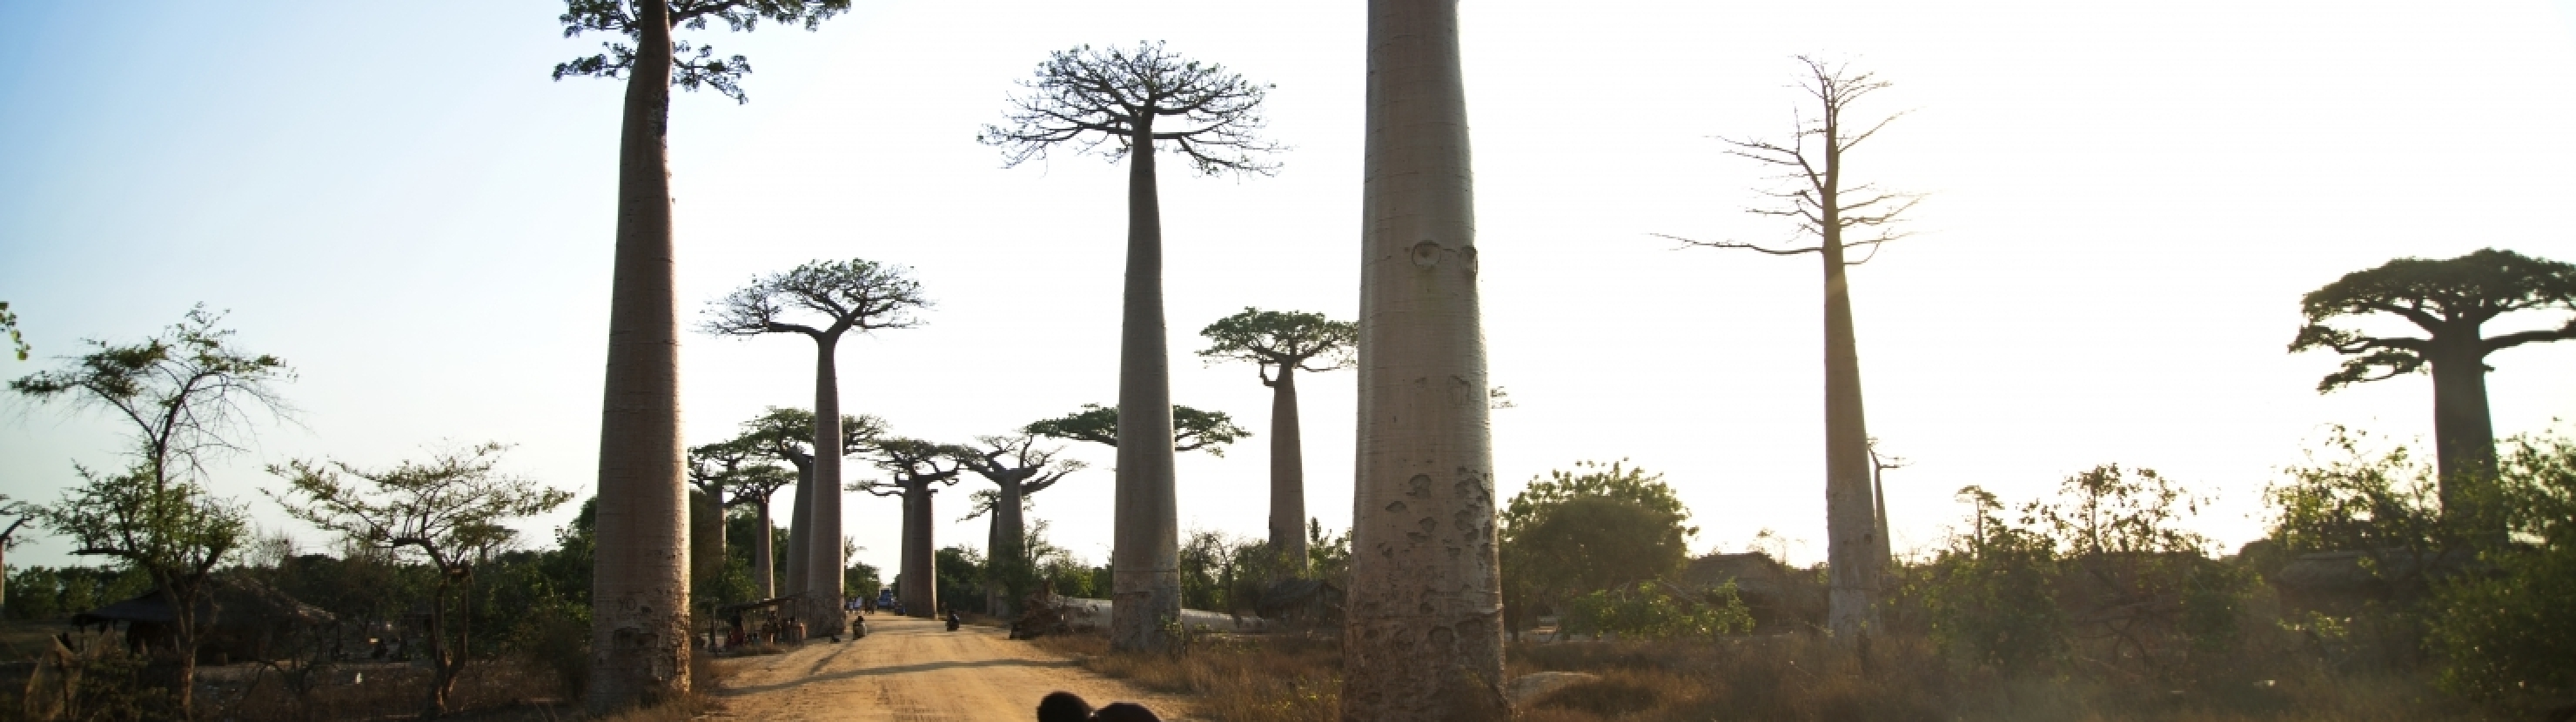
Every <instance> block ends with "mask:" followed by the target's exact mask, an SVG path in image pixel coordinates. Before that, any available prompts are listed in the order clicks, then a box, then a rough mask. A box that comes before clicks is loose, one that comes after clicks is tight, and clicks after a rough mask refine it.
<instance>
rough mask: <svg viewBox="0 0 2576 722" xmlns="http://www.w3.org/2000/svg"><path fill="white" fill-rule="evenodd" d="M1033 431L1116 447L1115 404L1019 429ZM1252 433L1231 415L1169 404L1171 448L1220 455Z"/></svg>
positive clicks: (1091, 407)
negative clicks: (1238, 423)
mask: <svg viewBox="0 0 2576 722" xmlns="http://www.w3.org/2000/svg"><path fill="white" fill-rule="evenodd" d="M1021 431H1022V432H1024V433H1029V434H1035V435H1038V436H1046V437H1052V438H1058V439H1067V440H1071V441H1088V442H1091V443H1094V444H1105V445H1108V446H1109V447H1111V448H1117V446H1118V407H1116V406H1101V405H1099V404H1083V405H1082V410H1081V411H1076V412H1074V413H1070V414H1066V415H1063V416H1058V417H1055V418H1052V419H1046V420H1043V421H1038V422H1036V423H1032V424H1029V425H1028V426H1027V427H1024V428H1022V429H1021ZM1251 435H1252V432H1250V431H1245V430H1243V427H1241V426H1236V425H1235V424H1234V417H1232V416H1227V415H1226V413H1225V412H1223V411H1200V410H1198V409H1193V408H1190V407H1187V406H1174V407H1172V450H1173V451H1176V452H1178V451H1198V450H1201V449H1205V450H1207V453H1208V455H1209V456H1224V455H1225V445H1226V444H1231V443H1234V442H1236V441H1240V440H1242V439H1243V438H1244V437H1247V436H1251Z"/></svg>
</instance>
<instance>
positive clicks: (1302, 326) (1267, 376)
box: [1199, 308, 1499, 569]
mask: <svg viewBox="0 0 2576 722" xmlns="http://www.w3.org/2000/svg"><path fill="white" fill-rule="evenodd" d="M1359 332H1360V331H1359V324H1356V323H1351V322H1349V321H1335V320H1332V319H1328V318H1325V317H1324V314H1320V313H1304V312H1298V311H1287V312H1281V311H1263V310H1258V309H1253V308H1245V309H1243V312H1242V313H1238V314H1235V315H1232V316H1227V317H1225V318H1221V319H1217V321H1216V322H1215V323H1211V324H1208V327H1207V328H1205V329H1201V330H1200V331H1199V335H1201V336H1205V337H1207V339H1208V347H1207V348H1205V349H1201V350H1200V351H1199V355H1200V356H1202V357H1206V358H1208V359H1211V362H1213V361H1214V360H1227V361H1250V362H1252V364H1253V366H1254V369H1255V374H1256V375H1258V376H1259V377H1260V378H1261V385H1263V386H1268V387H1270V548H1271V549H1273V550H1276V551H1278V552H1279V553H1280V554H1281V555H1283V556H1285V557H1286V558H1287V559H1289V560H1291V561H1292V562H1293V563H1295V564H1296V566H1297V568H1300V569H1303V568H1304V567H1305V564H1304V561H1305V559H1306V459H1305V448H1304V444H1303V443H1302V442H1301V440H1300V437H1299V434H1298V430H1297V372H1298V371H1300V370H1304V371H1313V372H1318V373H1320V372H1324V371H1332V370H1336V369H1346V368H1350V367H1351V362H1352V358H1351V345H1352V344H1353V343H1356V342H1357V341H1358V338H1359ZM1273 369H1276V373H1277V376H1276V377H1273V376H1272V373H1273ZM1497 390H1499V389H1497ZM1498 398H1499V397H1498Z"/></svg>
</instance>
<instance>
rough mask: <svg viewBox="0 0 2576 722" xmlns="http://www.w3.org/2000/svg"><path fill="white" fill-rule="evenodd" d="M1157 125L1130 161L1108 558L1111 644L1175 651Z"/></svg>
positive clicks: (1143, 130)
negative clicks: (1170, 624) (1170, 623)
mask: <svg viewBox="0 0 2576 722" xmlns="http://www.w3.org/2000/svg"><path fill="white" fill-rule="evenodd" d="M1152 119H1153V116H1151V115H1147V116H1144V117H1142V118H1139V119H1138V120H1137V122H1136V127H1135V132H1134V134H1133V135H1132V136H1131V138H1132V139H1131V140H1130V141H1129V142H1131V143H1133V145H1132V146H1130V147H1132V148H1134V149H1135V150H1133V151H1132V152H1130V153H1129V154H1128V155H1127V163H1128V166H1127V169H1128V170H1127V284H1126V298H1125V310H1124V312H1123V313H1122V314H1121V318H1120V324H1119V344H1118V409H1119V412H1118V490H1117V492H1116V493H1117V501H1116V503H1117V509H1116V513H1115V521H1114V523H1115V525H1116V531H1115V532H1114V533H1113V537H1114V543H1113V545H1112V546H1111V548H1110V552H1109V558H1110V568H1111V590H1112V600H1113V602H1114V603H1113V604H1112V605H1111V607H1110V618H1109V644H1110V647H1111V648H1114V649H1120V650H1129V651H1150V650H1161V649H1165V648H1167V647H1169V646H1170V645H1171V643H1172V641H1173V640H1172V639H1171V635H1170V634H1168V633H1166V631H1165V629H1164V621H1165V620H1176V619H1179V618H1180V614H1181V575H1180V555H1181V538H1180V510H1179V509H1178V508H1177V504H1176V502H1175V501H1174V491H1173V484H1174V475H1173V469H1172V456H1173V453H1174V452H1173V450H1172V363H1171V356H1170V350H1169V349H1168V348H1167V346H1166V344H1167V343H1168V341H1167V340H1166V339H1165V337H1164V336H1165V334H1164V327H1163V220H1162V207H1161V205H1160V201H1159V200H1158V199H1157V198H1156V196H1155V187H1154V140H1153V132H1154V129H1153V125H1152Z"/></svg>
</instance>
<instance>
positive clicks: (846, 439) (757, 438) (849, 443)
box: [742, 406, 886, 595]
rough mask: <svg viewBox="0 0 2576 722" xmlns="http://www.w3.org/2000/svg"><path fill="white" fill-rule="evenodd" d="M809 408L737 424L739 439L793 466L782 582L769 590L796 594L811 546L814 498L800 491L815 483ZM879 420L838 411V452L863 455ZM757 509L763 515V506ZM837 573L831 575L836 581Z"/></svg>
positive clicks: (773, 411) (774, 410)
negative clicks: (839, 438)
mask: <svg viewBox="0 0 2576 722" xmlns="http://www.w3.org/2000/svg"><path fill="white" fill-rule="evenodd" d="M813 429H814V412H811V411H806V410H804V409H789V408H779V407H776V406H772V407H770V408H769V410H768V411H765V412H762V413H761V415H759V416H756V417H752V419H751V420H750V421H745V422H743V423H742V438H744V439H746V440H748V441H749V442H750V443H751V445H752V446H754V447H757V448H759V449H761V450H762V451H763V453H767V454H769V455H770V456H771V457H773V458H776V459H779V460H781V461H785V462H787V463H789V464H792V465H794V466H795V467H796V488H797V492H796V494H795V500H794V501H793V502H791V503H790V504H789V511H788V519H787V584H786V586H785V587H783V588H781V589H779V590H773V591H772V594H773V595H776V594H780V593H784V594H799V593H802V592H803V591H804V589H805V587H806V584H807V581H806V580H807V579H808V576H807V572H808V571H809V569H808V568H807V563H806V560H807V553H808V551H809V550H810V549H812V547H813V544H812V542H813V539H814V537H813V532H814V523H813V521H812V520H811V517H812V516H813V503H812V502H813V499H814V496H813V495H811V494H808V493H805V490H806V489H808V488H810V487H812V486H814V459H815V454H814V437H813V436H812V433H813ZM885 431H886V423H885V420H884V419H879V418H877V417H874V416H853V415H849V414H842V415H841V455H842V456H850V455H854V454H860V453H865V452H866V451H867V450H868V449H869V448H871V445H872V444H874V443H875V442H876V439H877V437H879V436H882V435H884V434H885ZM761 512H762V513H763V514H764V515H765V514H767V513H768V507H767V506H766V505H765V504H764V505H763V506H762V507H761ZM839 576H840V575H838V574H834V575H833V578H835V579H837V578H839Z"/></svg>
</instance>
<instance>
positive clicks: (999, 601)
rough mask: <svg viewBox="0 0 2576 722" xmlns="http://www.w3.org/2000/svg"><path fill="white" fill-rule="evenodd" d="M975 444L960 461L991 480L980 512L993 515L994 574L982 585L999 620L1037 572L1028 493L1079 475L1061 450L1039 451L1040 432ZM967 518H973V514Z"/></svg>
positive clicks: (990, 555)
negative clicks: (1031, 560) (1030, 547)
mask: <svg viewBox="0 0 2576 722" xmlns="http://www.w3.org/2000/svg"><path fill="white" fill-rule="evenodd" d="M975 443H976V444H977V446H975V447H970V448H966V449H963V450H962V451H963V452H964V453H962V454H960V455H959V457H958V459H959V460H960V461H962V462H964V463H965V465H966V469H967V470H968V471H973V472H975V475H976V476H981V477H984V480H985V481H989V482H993V495H992V500H991V506H990V507H989V508H986V509H979V510H978V511H979V512H989V513H991V514H992V515H993V521H992V531H991V533H989V534H988V535H987V538H986V540H985V546H984V550H985V553H986V554H985V560H986V561H985V563H986V564H987V565H988V567H989V569H990V571H989V572H988V574H987V576H988V577H990V578H988V579H986V580H985V585H984V590H985V591H984V608H985V609H986V610H988V611H990V612H992V613H993V614H995V615H998V616H1004V617H1007V616H1010V614H1011V612H1010V610H1011V608H1012V606H1013V605H1015V604H1017V603H1018V602H1019V600H1020V598H1021V597H1022V596H1024V595H1026V594H1028V593H1029V591H1030V587H1031V585H1032V584H1033V583H1034V580H1035V575H1036V572H1037V570H1035V569H1030V568H1025V567H1026V566H1027V564H1026V561H1027V559H1028V557H1029V555H1028V554H1027V549H1026V548H1025V547H1026V546H1027V540H1028V523H1027V521H1026V519H1024V518H1023V517H1022V515H1021V512H1022V511H1023V510H1024V509H1025V508H1026V504H1027V501H1028V498H1029V495H1030V494H1035V493H1038V492H1040V491H1045V490H1046V488H1047V487H1051V486H1055V483H1056V482H1058V481H1063V480H1064V477H1065V476H1067V475H1070V474H1072V473H1073V472H1075V471H1079V470H1081V469H1082V467H1083V463H1082V462H1081V461H1080V460H1077V459H1060V458H1057V456H1056V455H1057V454H1060V453H1063V451H1064V450H1063V449H1060V448H1058V449H1041V448H1038V437H1037V435H1036V434H1030V433H1025V432H1023V433H1018V434H1012V435H1008V436H978V437H975ZM966 518H968V519H972V518H974V516H973V515H968V516H967V517H966Z"/></svg>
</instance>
